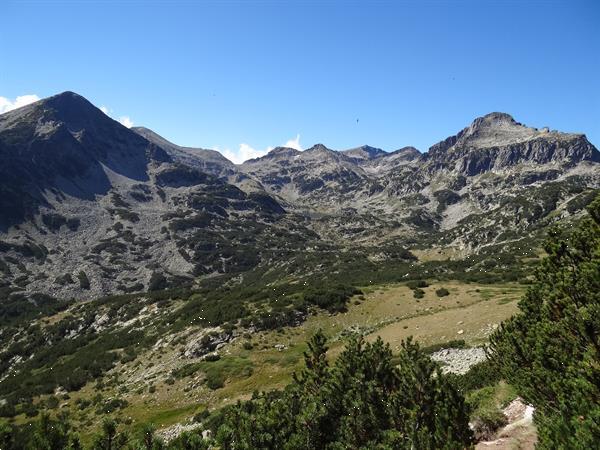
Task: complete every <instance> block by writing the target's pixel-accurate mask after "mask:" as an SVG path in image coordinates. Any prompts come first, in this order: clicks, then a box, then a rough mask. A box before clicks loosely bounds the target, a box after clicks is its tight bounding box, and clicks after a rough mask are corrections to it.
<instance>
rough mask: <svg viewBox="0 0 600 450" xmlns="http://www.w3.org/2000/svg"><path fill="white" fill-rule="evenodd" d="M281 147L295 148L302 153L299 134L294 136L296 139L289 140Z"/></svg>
mask: <svg viewBox="0 0 600 450" xmlns="http://www.w3.org/2000/svg"><path fill="white" fill-rule="evenodd" d="M283 146H284V147H289V148H295V149H296V150H300V151H302V150H303V148H302V146H301V145H300V134H297V135H296V139H290V140H289V141H287V142H286V143H285V144H283Z"/></svg>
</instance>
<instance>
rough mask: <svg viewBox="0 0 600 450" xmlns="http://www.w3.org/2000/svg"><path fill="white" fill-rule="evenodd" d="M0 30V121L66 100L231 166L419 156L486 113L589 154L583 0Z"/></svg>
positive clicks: (81, 22) (11, 11)
mask: <svg viewBox="0 0 600 450" xmlns="http://www.w3.org/2000/svg"><path fill="white" fill-rule="evenodd" d="M0 17H1V18H2V19H1V23H2V24H1V25H0V97H3V99H0V108H2V102H4V108H5V109H7V108H9V107H10V105H11V104H13V103H14V102H15V101H16V98H17V97H19V96H23V95H37V96H39V97H46V96H49V95H52V94H55V93H58V92H62V91H65V90H72V91H75V92H78V93H80V94H82V95H83V96H85V97H87V98H88V99H89V100H90V101H92V102H93V103H94V104H96V105H97V106H105V107H106V108H107V109H108V111H109V114H111V115H112V116H113V117H115V118H117V119H118V118H121V117H128V118H129V120H130V121H131V122H133V123H134V124H135V125H144V126H147V127H149V128H152V129H153V130H155V131H156V132H158V133H159V134H162V135H163V136H165V137H166V138H168V139H170V140H172V141H174V142H176V143H178V144H181V145H189V146H199V147H205V148H218V149H220V150H222V151H224V152H226V153H227V154H228V155H229V156H231V157H233V158H237V159H243V157H244V156H254V155H255V154H258V153H261V152H264V151H265V150H266V149H268V148H269V147H272V146H276V145H282V144H285V143H286V142H290V144H293V145H296V144H299V145H300V146H301V147H303V148H307V147H310V146H311V145H313V144H315V143H317V142H322V143H324V144H325V145H327V146H328V147H331V148H334V149H344V148H349V147H353V146H358V145H362V144H370V145H373V146H376V147H381V148H383V149H384V150H394V149H397V148H400V147H402V146H405V145H414V146H416V147H417V148H419V149H420V150H422V151H425V150H427V148H428V147H429V146H431V145H432V144H434V143H436V142H438V141H439V140H441V139H444V138H446V137H447V136H449V135H452V134H455V133H456V132H457V131H458V130H460V129H462V128H463V127H465V126H467V125H468V124H469V123H470V122H471V121H472V120H473V119H474V118H475V117H477V116H481V115H483V114H486V113H488V112H491V111H504V112H508V113H510V114H512V115H513V116H514V117H515V119H516V120H518V121H520V122H523V123H525V124H528V125H531V126H537V127H542V126H549V127H550V128H553V129H559V130H562V131H573V132H584V133H586V134H587V135H588V137H589V139H590V140H591V141H592V143H594V144H595V145H596V146H600V27H599V26H598V24H599V23H600V2H598V1H594V0H590V1H530V2H526V1H495V2H491V1H481V0H480V1H422V2H410V1H399V2H382V1H378V2H357V1H349V2H333V1H322V2H319V1H303V2H293V1H291V0H287V1H280V2H270V1H260V2H250V1H247V2H235V1H227V2H194V1H170V2H166V1H165V2H159V1H145V2H142V1H129V2H116V1H112V2H106V1H105V2H102V1H87V2H75V1H63V2H52V1H37V2H33V1H32V2H26V1H12V0H8V1H6V0H4V1H2V2H0ZM21 101H24V99H21ZM298 137H299V139H298ZM292 141H294V142H292ZM240 151H241V152H242V153H240Z"/></svg>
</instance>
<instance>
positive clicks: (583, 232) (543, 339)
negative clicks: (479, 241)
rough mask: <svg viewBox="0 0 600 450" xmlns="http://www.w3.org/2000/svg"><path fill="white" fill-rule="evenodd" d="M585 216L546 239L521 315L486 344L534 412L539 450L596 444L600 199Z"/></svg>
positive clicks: (599, 425) (599, 418) (599, 432)
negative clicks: (570, 226) (544, 250)
mask: <svg viewBox="0 0 600 450" xmlns="http://www.w3.org/2000/svg"><path fill="white" fill-rule="evenodd" d="M588 211H589V217H587V218H585V219H584V220H582V221H581V223H580V224H579V225H578V226H577V227H576V228H575V229H572V230H565V229H556V230H554V231H553V232H551V233H550V235H549V238H548V240H547V243H546V246H545V249H546V252H547V253H548V257H547V258H545V259H544V260H543V262H542V263H541V264H540V266H539V268H538V270H537V271H536V274H535V283H534V284H533V286H531V288H530V289H529V291H528V293H527V295H526V296H525V297H524V298H523V299H522V300H521V302H520V304H519V308H520V310H521V313H520V314H518V315H517V316H515V317H513V318H512V319H510V320H509V321H507V322H506V323H505V324H504V325H503V326H502V327H501V328H500V329H499V330H498V331H497V332H496V333H495V334H494V335H493V336H492V338H491V346H492V350H493V359H494V361H495V362H497V363H498V365H499V366H500V368H501V370H502V373H503V375H504V377H506V379H507V380H508V381H509V382H510V383H511V384H513V385H514V386H515V387H516V389H517V391H518V392H519V394H520V395H522V396H523V398H525V400H527V401H528V402H530V403H532V404H533V405H534V406H535V407H536V409H537V411H536V414H535V422H536V423H537V425H538V431H539V447H540V448H582V449H583V448H585V449H588V448H598V442H600V196H598V197H596V200H594V202H592V203H591V204H590V206H589V207H588Z"/></svg>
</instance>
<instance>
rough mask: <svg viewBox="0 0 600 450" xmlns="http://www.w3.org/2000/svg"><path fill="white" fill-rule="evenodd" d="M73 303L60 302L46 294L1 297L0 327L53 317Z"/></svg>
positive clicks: (15, 294)
mask: <svg viewBox="0 0 600 450" xmlns="http://www.w3.org/2000/svg"><path fill="white" fill-rule="evenodd" d="M70 304H71V302H68V301H60V300H57V299H55V298H54V297H51V296H49V295H46V294H40V293H34V294H29V295H27V294H24V293H14V294H12V295H10V296H7V297H5V298H2V297H0V325H1V326H6V325H8V324H16V323H23V322H27V321H30V320H32V319H33V318H39V317H45V316H51V315H53V314H56V313H57V312H60V311H64V310H65V309H66V308H67V307H68V306H69V305H70Z"/></svg>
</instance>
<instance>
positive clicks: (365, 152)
mask: <svg viewBox="0 0 600 450" xmlns="http://www.w3.org/2000/svg"><path fill="white" fill-rule="evenodd" d="M341 153H343V154H344V155H346V156H349V157H351V158H354V159H358V160H371V159H376V158H380V157H381V156H385V155H387V152H385V151H383V150H382V149H380V148H376V147H371V146H370V145H361V146H360V147H356V148H351V149H349V150H344V151H343V152H341Z"/></svg>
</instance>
